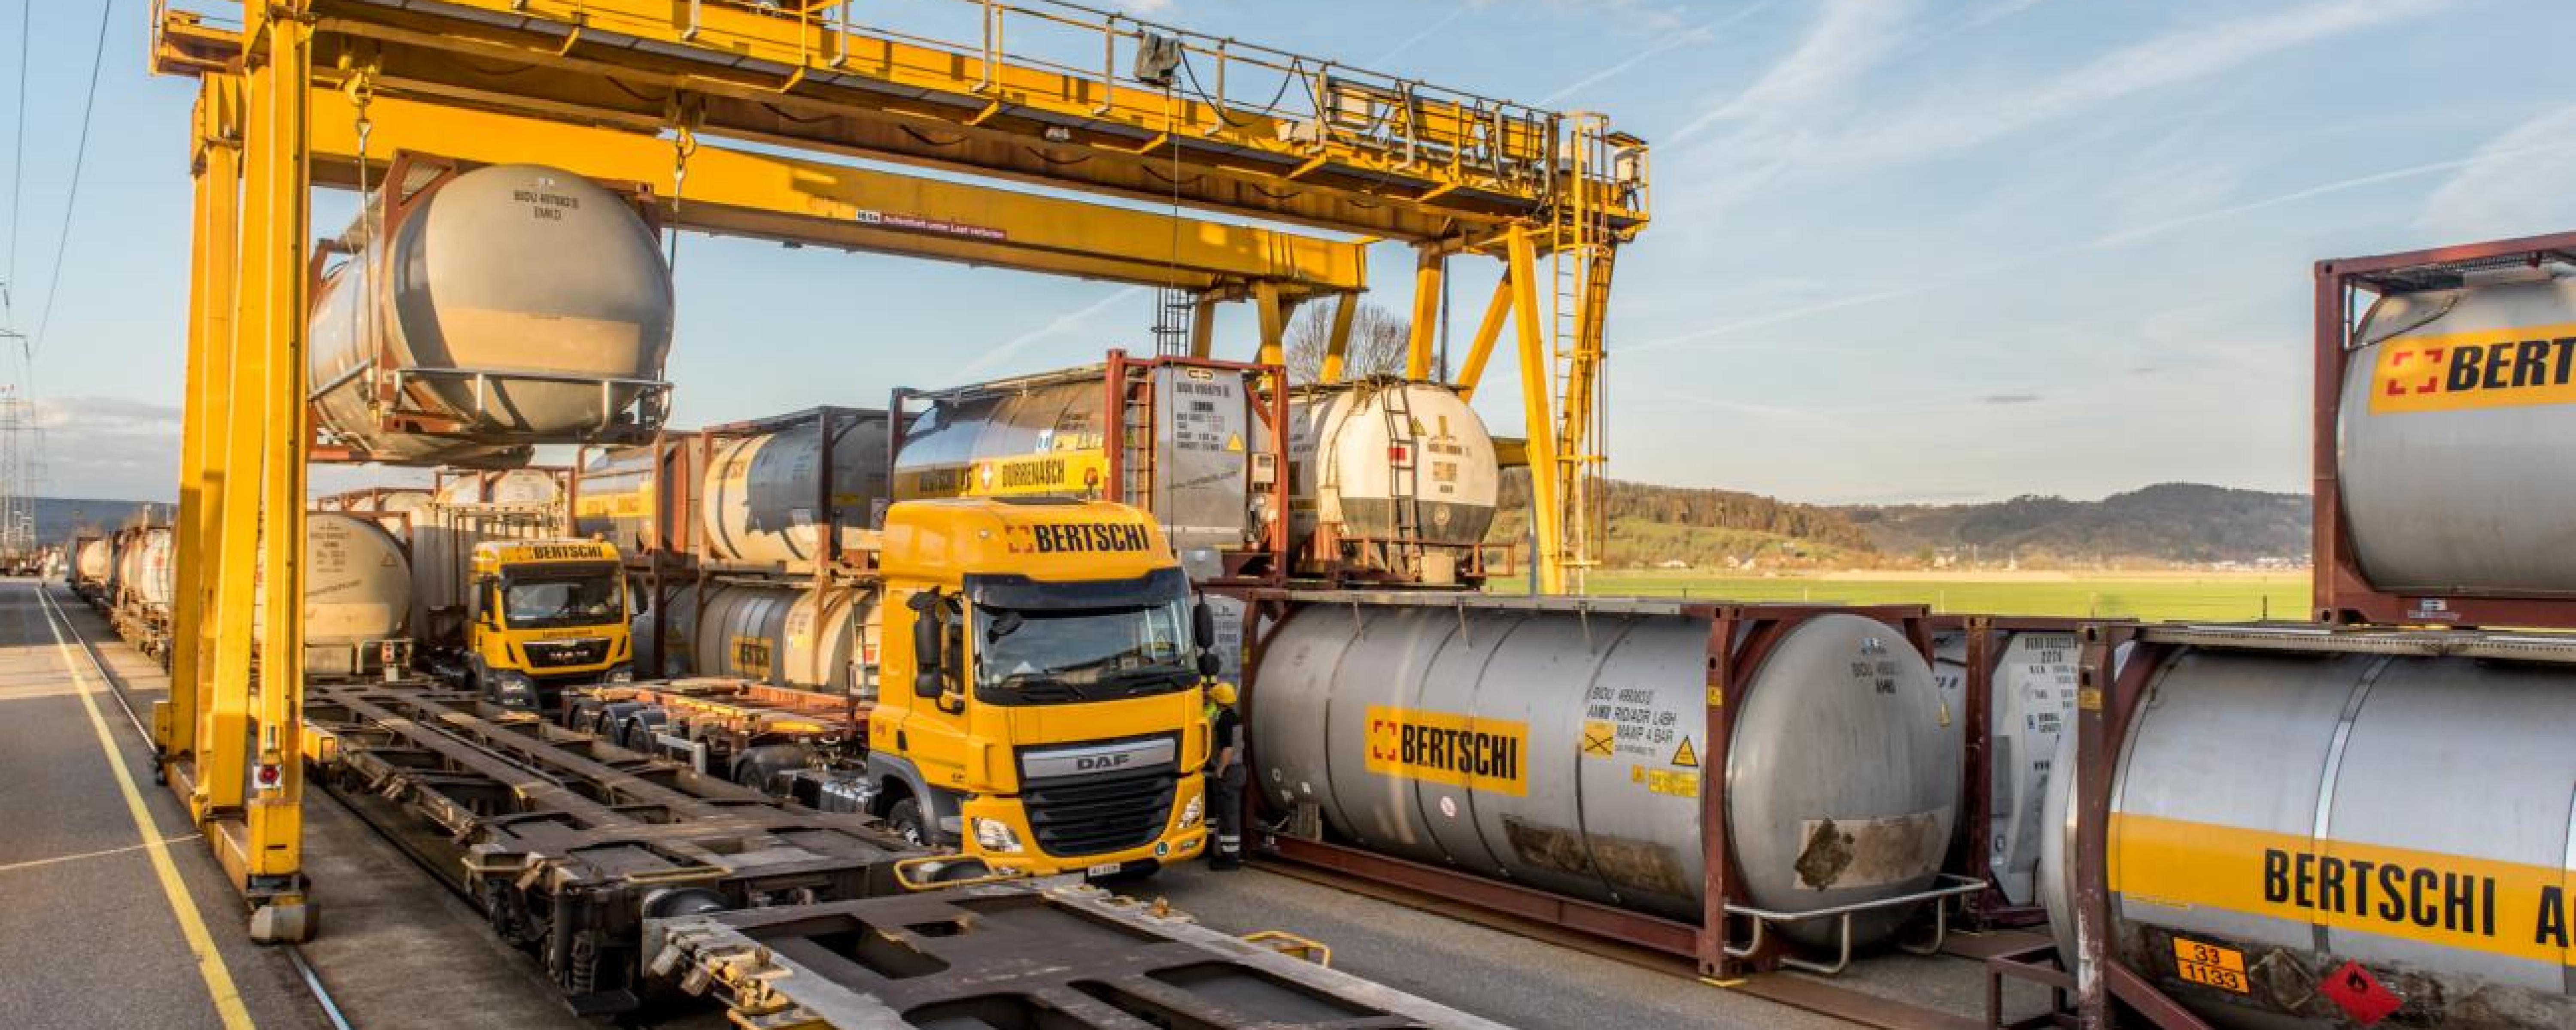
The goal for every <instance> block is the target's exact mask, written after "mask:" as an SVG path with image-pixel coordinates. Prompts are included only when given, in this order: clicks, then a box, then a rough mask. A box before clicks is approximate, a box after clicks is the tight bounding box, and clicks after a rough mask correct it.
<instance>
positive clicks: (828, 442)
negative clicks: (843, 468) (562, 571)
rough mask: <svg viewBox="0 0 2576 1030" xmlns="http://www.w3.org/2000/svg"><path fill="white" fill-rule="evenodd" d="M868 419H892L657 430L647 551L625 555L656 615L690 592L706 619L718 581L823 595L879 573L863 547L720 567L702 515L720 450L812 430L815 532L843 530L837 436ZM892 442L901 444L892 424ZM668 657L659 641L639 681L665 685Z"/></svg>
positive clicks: (820, 417) (847, 416) (820, 415)
mask: <svg viewBox="0 0 2576 1030" xmlns="http://www.w3.org/2000/svg"><path fill="white" fill-rule="evenodd" d="M867 418H889V416H888V414H887V413H886V412H884V411H878V410H874V409H869V408H853V407H844V406H837V405H823V406H819V407H813V408H807V409H805V410H803V411H796V412H790V413H787V414H783V415H773V416H769V417H766V418H757V419H747V420H744V421H739V422H726V423H722V424H719V425H712V426H706V427H704V428H700V429H695V430H679V429H657V430H655V431H654V432H653V434H652V435H651V437H650V438H649V439H647V440H646V441H644V442H643V443H641V444H639V445H638V446H643V447H645V448H648V450H647V452H646V453H647V456H648V457H649V459H650V461H651V468H650V469H649V471H648V472H647V473H646V476H647V479H648V481H649V483H650V484H651V488H652V491H653V507H652V512H651V514H650V517H648V518H647V519H646V520H645V526H644V532H643V540H644V546H643V547H642V548H641V549H638V550H635V551H632V552H629V553H626V554H625V555H624V558H625V561H626V566H627V571H628V573H629V574H630V575H637V576H640V577H642V579H643V580H644V589H645V592H646V596H647V598H648V601H649V604H650V606H651V608H652V609H653V610H654V611H656V612H661V611H666V610H668V609H667V608H666V605H667V603H668V602H669V601H670V600H671V599H672V598H674V597H677V596H679V593H678V592H679V591H681V590H691V591H694V592H695V594H696V596H695V598H694V600H695V601H696V602H697V604H698V608H697V610H699V611H704V610H705V605H706V600H707V594H708V593H709V591H710V590H711V589H712V588H713V587H714V586H715V585H717V584H716V581H717V580H718V579H720V578H724V577H733V578H747V579H757V580H760V581H763V582H767V583H772V584H778V585H789V584H793V583H796V582H798V581H802V582H803V584H804V585H805V587H806V588H807V589H808V590H809V591H819V590H822V589H824V588H826V587H829V586H831V585H832V584H833V583H834V582H836V581H838V580H841V579H846V578H850V577H856V576H864V575H867V574H870V573H873V572H874V571H875V569H876V552H875V550H874V549H873V548H872V547H869V546H864V545H863V546H861V547H856V548H847V549H843V550H842V551H840V552H839V553H837V554H834V555H832V556H831V557H830V560H827V561H805V562H793V563H782V562H759V563H751V562H733V561H725V560H722V559H718V558H717V557H715V556H714V554H713V553H711V552H710V551H709V550H708V545H707V534H706V530H705V523H704V522H703V519H704V512H703V511H701V510H700V507H701V506H702V505H704V504H705V503H706V498H705V497H704V495H703V492H702V490H701V488H700V486H699V484H700V482H701V481H702V480H704V479H705V477H706V474H707V470H709V469H711V468H714V467H715V454H716V449H717V447H718V446H719V445H721V444H724V443H728V442H731V441H734V440H740V439H745V438H748V437H754V436H762V435H766V434H770V433H777V432H781V431H784V430H788V429H793V428H796V427H798V426H799V425H803V424H807V423H811V424H813V425H814V427H815V429H816V432H817V434H818V440H819V444H818V446H819V448H820V450H819V451H818V452H817V455H816V470H817V473H818V474H817V475H816V476H815V480H814V492H815V497H814V511H815V524H816V525H818V526H827V527H828V526H837V525H838V524H839V522H840V519H841V510H840V505H839V503H838V501H837V500H836V498H837V497H838V496H839V491H837V490H836V489H835V487H836V486H837V484H835V483H834V482H833V480H832V475H833V467H834V466H833V454H832V451H833V442H834V433H835V430H837V429H839V428H840V427H841V426H843V425H846V424H849V423H850V422H853V421H856V420H859V419H867ZM888 435H889V436H890V437H898V438H899V434H897V433H895V432H894V431H893V430H892V427H891V424H890V425H889V432H888ZM592 450H593V449H592V448H590V447H584V448H583V449H582V451H581V453H580V456H579V457H578V458H577V459H576V460H575V461H574V467H575V468H576V469H579V468H584V467H587V466H588V465H589V463H590V456H591V453H592ZM573 479H574V481H575V482H578V481H579V480H580V476H579V474H578V473H575V474H574V476H573ZM568 497H569V495H568ZM573 501H577V499H571V500H568V503H572V502H573ZM574 510H578V509H577V508H576V509H574ZM870 521H874V513H871V518H870ZM839 538H840V535H839V533H837V532H831V533H821V532H818V533H817V534H816V539H817V540H818V541H821V540H824V539H830V540H832V541H835V542H837V541H838V540H839ZM666 631H667V628H666V627H662V626H661V625H660V624H659V623H656V625H655V629H654V632H656V633H663V632H666ZM664 650H665V649H664V648H662V647H660V646H659V642H658V641H657V642H656V646H655V647H654V648H653V650H652V655H651V657H650V658H645V659H642V660H640V661H639V667H638V668H637V670H636V672H637V675H638V678H641V679H648V680H649V679H661V678H664V675H665V673H666V672H667V670H666V669H665V668H664V667H663V661H662V658H663V655H662V652H663V651H664ZM639 658H641V656H639Z"/></svg>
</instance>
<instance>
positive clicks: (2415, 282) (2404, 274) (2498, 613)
mask: <svg viewBox="0 0 2576 1030" xmlns="http://www.w3.org/2000/svg"><path fill="white" fill-rule="evenodd" d="M2552 262H2565V263H2569V264H2576V232H2563V233H2552V234H2549V235H2544V236H2524V237H2518V238H2514V239H2502V240H2488V241H2484V242H2479V243H2468V244H2461V245H2458V246H2450V247H2436V248H2433V249H2430V250H2414V251H2404V252H2400V253H2394V254H2379V255H2373V256H2369V257H2355V258H2340V259H2334V260H2327V261H2319V262H2317V265H2316V326H2315V330H2316V331H2315V369H2316V379H2315V382H2314V384H2313V387H2314V390H2315V409H2314V414H2315V421H2314V430H2313V435H2312V437H2311V438H2310V451H2309V460H2310V463H2311V466H2312V468H2313V470H2314V476H2315V483H2314V487H2313V494H2314V497H2315V503H2316V508H2315V512H2316V517H2315V523H2316V525H2315V533H2316V544H2315V557H2314V567H2315V572H2314V577H2315V600H2314V602H2313V604H2314V607H2315V609H2316V616H2317V621H2319V622H2325V623H2333V624H2339V625H2401V624H2423V623H2449V624H2453V625H2459V626H2531V627H2548V628H2558V629H2570V628H2576V600H2569V599H2566V598H2544V597H2506V596H2493V595H2466V594H2421V593H2408V594H2398V593H2395V592H2391V591H2386V590H2382V589H2379V588H2378V587H2376V586H2374V585H2372V583H2371V582H2370V577H2369V576H2368V575H2366V574H2365V573H2364V572H2363V570H2362V568H2361V565H2360V562H2359V559H2358V558H2357V556H2356V555H2355V554H2354V551H2353V547H2352V541H2351V531H2350V529H2349V527H2347V526H2345V525H2344V518H2343V499H2342V490H2341V478H2340V476H2341V470H2340V462H2339V461H2338V460H2337V457H2338V456H2337V450H2338V448H2337V446H2336V444H2337V440H2338V438H2339V435H2340V434H2339V433H2338V432H2337V428H2336V427H2337V426H2338V424H2339V423H2340V421H2341V419H2342V417H2343V383H2344V376H2345V375H2346V373H2347V371H2348V365H2349V363H2350V358H2351V354H2352V351H2351V346H2352V343H2353V341H2352V331H2353V329H2354V328H2355V327H2356V323H2355V321H2354V319H2355V317H2356V315H2357V314H2358V313H2359V312H2360V311H2361V310H2362V309H2363V307H2364V305H2361V304H2358V303H2356V300H2357V299H2358V297H2359V295H2360V294H2362V293H2364V292H2367V293H2371V294H2378V295H2384V294H2387V293H2391V292H2397V291H2403V290H2422V289H2436V288H2441V287H2445V286H2455V285H2458V284H2459V283H2460V281H2461V277H2462V275H2463V274H2465V273H2468V272H2475V271H2486V270H2494V269H2502V268H2512V267H2517V266H2522V267H2537V266H2539V265H2542V264H2547V263H2552Z"/></svg>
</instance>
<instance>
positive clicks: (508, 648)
mask: <svg viewBox="0 0 2576 1030" xmlns="http://www.w3.org/2000/svg"><path fill="white" fill-rule="evenodd" d="M634 647H635V644H634V637H633V633H632V632H631V631H630V630H629V629H628V628H627V604H626V575H625V572H624V570H623V569H622V568H621V567H620V565H619V562H618V555H617V548H616V547H615V546H614V545H612V544H608V543H603V542H600V541H596V540H578V539H538V540H486V541H484V542H482V543H478V544H476V545H474V551H473V562H472V575H471V577H470V578H469V580H468V589H467V594H466V599H465V674H466V677H467V679H468V682H469V683H470V684H471V685H472V686H473V687H474V689H476V690H478V691H480V692H481V693H482V694H483V696H484V697H486V698H488V699H490V700H492V701H495V702H498V703H500V704H503V705H506V706H509V707H513V708H528V709H534V710H537V711H553V710H554V709H555V708H556V706H557V703H558V699H559V698H560V697H561V696H562V694H563V690H564V688H565V687H567V686H586V685H590V684H595V683H623V682H626V681H628V680H630V679H633V678H634V675H633V672H632V670H633V668H634V666H633V664H632V663H633V661H634Z"/></svg>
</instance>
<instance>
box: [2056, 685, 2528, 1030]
mask: <svg viewBox="0 0 2576 1030" xmlns="http://www.w3.org/2000/svg"><path fill="white" fill-rule="evenodd" d="M2149 690H2150V691H2151V693H2150V695H2149V696H2148V697H2147V698H2146V699H2145V700H2143V701H2142V702H2141V703H2140V706H2139V709H2138V714H2137V715H2136V716H2135V718H2134V719H2133V721H2132V726H2131V729H2130V732H2129V735H2128V739H2127V740H2126V741H2124V742H2122V744H2121V747H2120V755H2119V764H2118V766H2117V768H2116V769H2115V770H2114V773H2113V775H2114V776H2115V779H2114V781H2113V785H2112V797H2111V817H2112V824H2111V830H2110V850H2111V856H2112V879H2111V906H2110V907H2111V921H2112V924H2113V925H2112V932H2111V937H2110V941H2109V944H2110V947H2111V950H2112V952H2113V953H2114V954H2117V955H2120V956H2122V957H2124V958H2125V960H2126V961H2128V962H2129V963H2130V964H2131V965H2132V967H2133V968H2138V969H2142V970H2146V971H2149V972H2150V973H2151V974H2152V973H2159V972H2160V973H2162V974H2163V975H2162V976H2161V977H2160V978H2159V979H2158V986H2159V987H2160V988H2161V989H2163V990H2165V991H2166V992H2167V993H2168V994H2170V995H2171V996H2173V997H2174V998H2175V999H2176V1000H2178V1001H2180V1002H2181V1003H2182V1004H2183V1005H2184V1006H2186V1007H2188V1008H2190V1009H2191V1010H2192V1011H2193V1012H2195V1013H2197V1014H2199V1015H2200V1016H2201V1017H2202V1018H2204V1019H2207V1020H2209V1021H2210V1022H2212V1023H2214V1024H2216V1025H2219V1026H2224V1027H2231V1028H2241V1030H2285V1028H2299V1030H2328V1028H2341V1027H2348V1026H2351V1025H2353V1023H2352V1022H2351V1020H2350V1017H2349V1016H2348V1015H2347V1014H2346V1012H2345V1011H2344V1010H2342V1009H2341V1008H2340V1007H2339V1006H2338V1005H2337V1004H2336V1003H2335V1002H2334V1001H2333V999H2332V998H2331V997H2330V996H2328V995H2327V994H2326V993H2325V992H2324V991H2323V990H2322V988H2323V985H2324V984H2325V981H2326V979H2327V978H2328V977H2329V976H2330V975H2333V974H2336V973H2338V972H2339V971H2341V970H2342V969H2343V966H2344V964H2345V963H2346V962H2348V961H2357V962H2360V963H2362V964H2363V965H2364V966H2365V967H2366V968H2367V969H2368V970H2369V971H2370V972H2371V973H2372V974H2373V978H2374V979H2378V980H2380V981H2381V983H2382V984H2383V985H2384V986H2385V987H2386V988H2388V989H2389V990H2391V991H2392V992H2394V993H2395V994H2396V995H2397V996H2399V997H2400V998H2403V999H2406V1006H2407V1007H2406V1008H2404V1009H2401V1010H2400V1011H2399V1012H2397V1013H2396V1014H2393V1015H2391V1016H2390V1017H2389V1020H2390V1022H2389V1025H2392V1026H2394V1025H2404V1026H2457V1027H2481V1028H2496V1030H2543V1028H2546V1030H2564V1028H2566V1027H2570V1026H2576V952H2571V951H2570V950H2569V948H2568V945H2567V941H2568V937H2567V936H2566V934H2568V933H2571V932H2576V931H2571V930H2569V929H2567V927H2568V925H2569V924H2568V920H2571V919H2576V910H2570V909H2569V907H2568V906H2569V905H2570V901H2569V895H2570V893H2571V892H2572V891H2571V889H2576V882H2571V881H2570V879H2569V876H2570V870H2576V746H2571V743H2570V742H2571V741H2576V673H2571V672H2569V671H2566V670H2564V669H2549V668H2545V667H2539V666H2515V665H2507V664H2501V663H2488V662H2481V661H2478V660H2475V659H2469V658H2429V657H2396V656H2386V655H2372V654H2358V653H2343V654H2332V653H2329V654H2300V653H2289V654H2262V653H2250V652H2229V651H2217V650H2206V649H2192V650H2186V651H2183V652H2181V653H2179V654H2178V655H2177V656H2176V657H2175V658H2174V659H2173V660H2171V661H2169V662H2168V663H2167V664H2166V666H2165V667H2164V668H2163V669H2161V670H2159V671H2158V672H2157V674H2156V679H2155V680H2154V681H2153V682H2152V683H2151V684H2150V686H2149ZM2073 745H2074V738H2073V735H2072V734H2069V735H2068V737H2067V738H2066V739H2065V740H2064V741H2063V742H2061V745H2060V754H2061V756H2062V757H2061V759H2060V761H2061V762H2063V763H2067V767H2069V768H2072V764H2071V763H2072V761H2073V750H2074V748H2073ZM2072 781H2073V777H2071V776H2068V777H2060V778H2059V781H2058V782H2057V783H2056V784H2055V785H2054V786H2053V787H2052V789H2051V790H2050V791H2049V795H2048V808H2047V812H2046V820H2047V823H2048V825H2049V829H2050V832H2049V833H2048V834H2047V835H2046V838H2045V840H2044V842H2043V843H2044V847H2043V851H2042V856H2041V864H2040V870H2039V884H2040V889H2041V897H2042V900H2043V901H2044V902H2045V903H2046V905H2047V908H2048V912H2049V921H2050V923H2051V925H2052V926H2053V927H2055V929H2056V933H2057V937H2058V946H2059V948H2060V949H2061V953H2062V954H2064V955H2066V956H2068V958H2067V960H2068V961H2069V962H2070V963H2071V962H2073V961H2074V959H2073V954H2074V952H2073V949H2074V946H2075V941H2074V938H2073V934H2074V930H2073V926H2074V908H2073V905H2072V901H2071V889H2070V884H2071V880H2070V879H2069V873H2070V868H2069V865H2068V856H2069V855H2070V854H2072V834H2073V833H2074V823H2073V815H2074V806H2073V804H2072V796H2073V782H2072ZM2301 856H2311V857H2308V858H2302V857H2301ZM2330 863H2331V864H2332V865H2333V867H2334V869H2333V874H2332V877H2331V879H2332V881H2333V885H2332V887H2328V886H2327V884H2328V880H2329V876H2328V866H2329V864H2330ZM2365 863H2366V864H2367V865H2366V867H2365V865H2364V864H2365ZM2392 869H2393V870H2395V871H2394V872H2392ZM2177 877H2181V878H2183V879H2181V880H2179V881H2178V880H2177V879H2176V878H2177ZM2392 887H2393V888H2394V889H2393V890H2392V889H2391V888H2392ZM2553 903H2554V904H2555V905H2557V906H2559V907H2558V909H2557V911H2556V913H2555V916H2556V919H2555V921H2554V923H2553V922H2552V921H2551V914H2550V912H2549V911H2548V909H2546V908H2545V907H2544V906H2546V905H2549V904H2553ZM2390 917H2394V918H2390ZM2553 925H2554V926H2555V927H2556V928H2557V929H2556V930H2554V931H2553V930H2552V929H2551V927H2552V926H2553ZM2177 942H2181V943H2177ZM2194 943H2197V944H2201V945H2213V946H2216V947H2219V948H2223V949H2225V950H2227V951H2229V952H2233V953H2235V954H2234V956H2233V957H2232V960H2231V958H2230V957H2228V956H2216V955H2212V956H2210V957H2212V958H2214V959H2216V960H2217V966H2218V967H2219V968H2226V967H2228V966H2236V967H2239V970H2238V971H2241V972H2242V978H2241V979H2240V980H2238V981H2237V983H2236V986H2241V987H2242V988H2243V989H2242V990H2237V989H2232V988H2231V987H2220V986H2210V985H2205V984H2198V983H2191V982H2185V981H2183V980H2182V979H2180V975H2179V974H2180V970H2179V968H2178V966H2179V954H2180V953H2178V951H2177V948H2180V949H2182V951H2183V952H2194V951H2196V949H2194V948H2193V946H2192V945H2193V944H2194ZM2203 954H2206V953H2203ZM2220 979H2224V978H2220Z"/></svg>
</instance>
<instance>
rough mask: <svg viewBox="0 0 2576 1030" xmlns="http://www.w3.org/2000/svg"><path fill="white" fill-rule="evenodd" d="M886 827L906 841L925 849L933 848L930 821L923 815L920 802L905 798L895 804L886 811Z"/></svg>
mask: <svg viewBox="0 0 2576 1030" xmlns="http://www.w3.org/2000/svg"><path fill="white" fill-rule="evenodd" d="M886 825H887V826H889V827H891V828H893V830H894V832H895V834H896V835H897V836H900V837H902V838H903V839H905V840H908V841H911V842H913V843H915V844H919V845H921V846H922V847H925V848H926V847H931V846H932V838H931V835H930V820H929V819H928V818H927V817H925V816H923V815H922V814H921V802H919V801H916V800H914V799H912V798H905V799H903V800H901V801H897V802H895V803H894V807H892V808H889V809H886Z"/></svg>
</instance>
